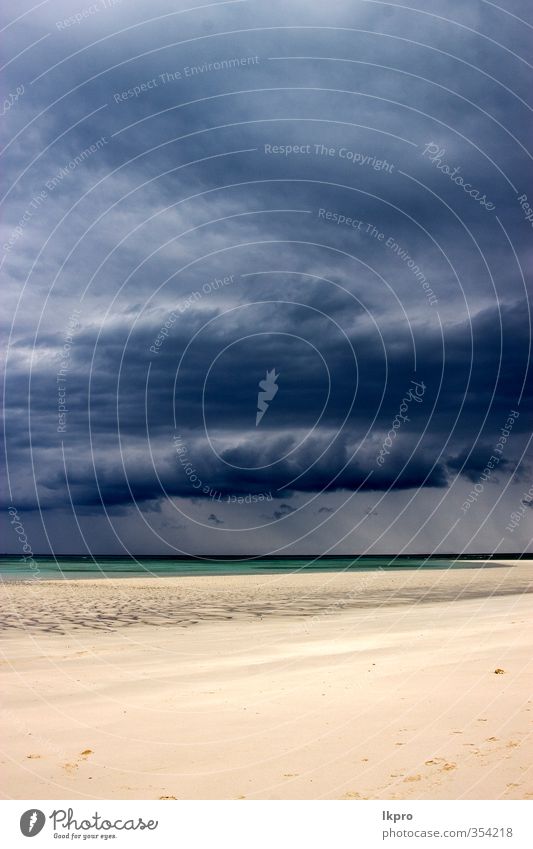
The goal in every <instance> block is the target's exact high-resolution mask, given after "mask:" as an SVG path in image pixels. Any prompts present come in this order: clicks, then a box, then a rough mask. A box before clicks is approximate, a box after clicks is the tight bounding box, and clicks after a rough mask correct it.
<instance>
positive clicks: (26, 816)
mask: <svg viewBox="0 0 533 849" xmlns="http://www.w3.org/2000/svg"><path fill="white" fill-rule="evenodd" d="M45 822H46V817H45V815H44V814H43V812H42V811H39V810H38V809H37V808H30V810H29V811H24V813H23V814H22V816H21V818H20V830H21V832H22V833H23V835H24V837H35V835H36V834H39V832H40V831H42V830H43V827H44V824H45Z"/></svg>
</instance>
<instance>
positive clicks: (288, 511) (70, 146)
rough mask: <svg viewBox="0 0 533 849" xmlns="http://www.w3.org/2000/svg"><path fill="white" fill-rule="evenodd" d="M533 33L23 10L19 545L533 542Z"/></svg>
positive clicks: (167, 9)
mask: <svg viewBox="0 0 533 849" xmlns="http://www.w3.org/2000/svg"><path fill="white" fill-rule="evenodd" d="M531 12H532V9H531V4H530V3H529V2H526V0H506V2H505V4H504V5H502V4H500V5H497V4H495V3H492V2H488V0H471V2H469V3H467V4H465V3H464V2H460V0H455V1H454V2H452V0H439V2H437V0H413V4H412V5H411V7H407V6H400V4H397V3H394V2H387V3H382V2H377V0H349V1H348V0H346V2H334V3H329V4H326V3H318V2H309V0H306V2H303V0H301V2H300V0H289V2H287V0H284V2H278V0H274V2H268V3H264V2H258V0H231V2H217V3H212V4H199V3H197V4H196V5H193V4H192V3H191V2H189V0H188V2H186V3H184V2H182V0H178V2H174V0H173V2H172V3H171V2H168V0H167V2H165V0H151V2H149V3H148V2H145V0H122V2H115V3H113V0H97V2H94V3H93V4H92V5H91V4H90V2H86V3H85V5H84V4H83V2H81V0H80V2H73V0H69V1H68V2H66V0H65V2H57V1H56V0H49V2H46V0H45V2H43V3H40V4H38V5H37V6H35V8H34V9H32V7H31V4H30V3H28V2H26V0H22V3H21V2H20V0H17V3H15V2H13V0H8V2H7V4H6V7H5V8H4V26H6V27H7V28H6V31H5V32H4V59H5V61H6V62H8V64H7V67H6V69H5V71H4V92H3V93H4V98H5V99H4V104H3V111H4V116H5V117H4V126H5V131H4V141H3V148H4V153H3V173H4V185H3V192H2V196H3V209H4V212H3V216H2V222H1V242H0V254H1V257H2V259H1V262H2V272H3V281H4V284H3V301H4V309H3V311H2V316H3V317H2V322H3V325H4V330H5V335H6V338H8V340H9V342H8V352H7V358H6V372H5V374H6V382H5V385H6V389H5V392H6V394H5V398H6V417H5V436H6V452H5V458H7V481H8V485H7V487H5V489H4V496H3V512H2V523H3V525H2V526H3V528H4V531H3V538H4V544H3V550H4V551H8V552H13V553H18V552H19V550H20V549H19V542H18V540H17V536H16V534H15V533H14V532H13V529H12V528H11V527H10V526H9V521H8V514H7V508H8V507H9V506H11V505H13V506H15V507H16V508H17V510H18V511H19V515H20V516H21V518H22V521H23V524H24V527H25V531H26V533H27V535H28V538H29V540H30V544H31V546H32V548H33V551H34V552H49V551H54V552H55V553H58V554H61V553H70V552H78V553H82V554H88V553H89V552H92V553H100V554H101V553H115V554H120V553H124V552H130V553H136V554H147V553H157V554H174V553H175V554H179V553H188V554H190V553H193V554H194V553H206V554H209V553H223V554H230V553H260V554H267V553H271V552H273V553H276V554H283V553H291V554H296V553H315V554H333V553H347V554H349V553H353V552H357V553H362V552H366V553H370V554H376V553H380V552H439V551H440V552H450V551H455V552H463V551H478V552H489V551H496V552H498V553H501V552H505V551H523V550H527V549H528V548H530V539H531V534H532V522H531V517H532V516H533V511H532V510H531V507H530V506H528V505H529V504H530V502H532V503H533V488H532V485H533V475H532V466H533V464H532V462H531V447H530V440H531V422H532V416H531V412H532V410H531V372H529V373H528V367H529V354H530V342H531V323H530V305H529V296H528V291H530V287H531V277H530V273H531V254H532V232H533V231H532V227H533V188H532V185H533V183H532V180H531V178H532V175H533V167H532V157H531V153H530V148H531V144H530V141H531V109H532V104H533V102H532V98H531V91H532V86H531V82H532V73H531V71H532V66H531V64H530V63H531V61H532V50H531V44H532V38H531V36H532V34H533V29H532V23H533V18H532V15H531ZM6 176H7V179H6ZM528 219H529V220H528ZM267 373H269V374H267ZM260 382H262V385H261V386H260ZM259 393H264V394H262V395H260V394H259ZM258 402H259V408H258ZM258 412H260V413H262V415H261V416H259V417H258V416H257V413H258ZM258 418H259V421H258V423H257V419H258ZM528 493H529V494H528ZM513 514H514V518H512V516H513ZM517 516H519V517H520V518H519V520H518V521H517V519H516V517H517Z"/></svg>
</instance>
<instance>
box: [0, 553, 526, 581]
mask: <svg viewBox="0 0 533 849" xmlns="http://www.w3.org/2000/svg"><path fill="white" fill-rule="evenodd" d="M507 556H508V557H510V556H512V555H507ZM466 557H468V559H469V560H476V561H478V562H476V563H469V562H466V561H465V560H459V559H457V557H456V556H455V555H448V556H446V555H442V556H438V557H437V556H435V555H410V556H405V555H402V556H399V555H388V556H386V555H380V556H364V557H363V556H352V557H314V556H306V557H304V556H302V557H247V558H244V557H239V558H235V559H231V558H227V557H224V558H220V557H195V558H170V557H142V556H141V557H138V558H135V557H104V556H94V557H91V556H86V557H79V556H61V557H59V556H58V557H44V556H35V557H33V558H28V560H27V561H24V560H23V559H21V558H20V557H13V556H12V555H11V556H7V555H6V556H0V576H1V579H2V580H19V581H24V580H35V579H40V580H52V579H59V580H61V579H74V578H111V577H113V578H120V577H142V576H152V577H154V576H155V577H162V578H163V577H171V576H179V575H254V574H258V573H263V574H264V573H270V574H276V573H281V572H285V573H287V572H294V573H297V572H300V571H304V572H346V571H357V572H361V571H365V572H368V571H376V570H385V569H386V570H387V571H388V570H396V569H424V570H426V569H454V568H455V569H457V568H461V569H465V568H472V569H477V568H480V567H483V566H484V567H485V568H486V567H487V566H490V558H491V555H490V554H489V555H479V554H473V555H466ZM487 561H489V562H487Z"/></svg>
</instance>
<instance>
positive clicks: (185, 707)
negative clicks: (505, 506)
mask: <svg viewBox="0 0 533 849" xmlns="http://www.w3.org/2000/svg"><path fill="white" fill-rule="evenodd" d="M475 565H476V567H479V564H475ZM532 575H533V564H532V562H531V561H517V562H514V561H502V562H500V563H495V562H494V561H492V562H491V563H490V564H489V565H488V567H487V568H465V569H454V570H453V571H438V570H435V571H431V570H430V571H418V572H417V571H411V570H408V571H402V572H400V571H394V572H386V573H383V572H365V573H361V574H356V573H353V572H351V573H335V574H323V573H313V574H296V575H275V576H272V575H264V576H263V575H261V576H259V575H249V576H236V577H220V576H219V577H198V578H192V577H181V578H162V579H155V578H142V579H136V578H131V579H130V578H127V579H121V580H95V581H92V580H83V581H65V582H62V581H61V582H60V581H48V582H42V581H31V582H28V583H25V584H17V583H9V584H5V585H4V586H2V587H1V596H2V613H1V617H0V624H1V625H2V632H3V651H2V690H3V693H4V698H3V709H2V711H1V714H0V715H1V716H2V724H3V731H4V734H3V747H2V758H1V760H2V773H3V776H4V781H3V790H4V797H5V798H16V799H46V798H65V799H67V798H68V799H76V798H92V797H94V798H123V799H128V798H148V799H158V798H161V797H176V798H204V799H211V798H230V799H307V798H331V799H361V798H384V799H403V798H414V799H417V798H433V799H441V798H442V799H445V798H456V799H458V798H470V799H478V798H479V799H483V798H488V799H493V798H494V799H496V798H506V799H523V798H533V770H532V769H531V763H532V762H533V745H532V739H533V738H532V736H531V732H532V719H533V693H532V691H533V686H532V685H533V674H532V673H533V651H532V649H533V628H532V627H531V626H532V619H533V617H532V608H533V596H532V595H529V594H528V589H529V590H531V576H532ZM495 670H503V671H500V672H498V673H496V672H495ZM528 735H529V736H528Z"/></svg>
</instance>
